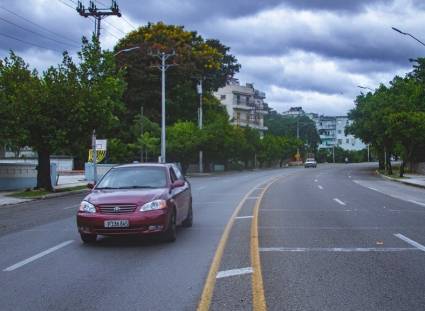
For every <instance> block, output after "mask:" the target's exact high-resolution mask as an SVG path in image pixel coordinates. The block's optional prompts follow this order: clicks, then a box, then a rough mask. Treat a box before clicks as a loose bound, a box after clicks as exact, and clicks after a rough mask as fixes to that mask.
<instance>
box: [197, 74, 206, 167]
mask: <svg viewBox="0 0 425 311" xmlns="http://www.w3.org/2000/svg"><path fill="white" fill-rule="evenodd" d="M197 88H198V94H199V110H198V126H199V129H200V130H202V127H203V124H202V122H203V120H202V78H201V79H199V84H198V85H197ZM203 172H204V161H203V153H202V150H199V173H203Z"/></svg>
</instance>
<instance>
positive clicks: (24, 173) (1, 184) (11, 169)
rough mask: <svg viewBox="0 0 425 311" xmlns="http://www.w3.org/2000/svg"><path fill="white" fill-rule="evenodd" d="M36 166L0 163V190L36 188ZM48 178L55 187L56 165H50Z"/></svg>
mask: <svg viewBox="0 0 425 311" xmlns="http://www.w3.org/2000/svg"><path fill="white" fill-rule="evenodd" d="M36 167H37V166H36V164H27V163H0V190H18V189H27V188H34V187H36V186H37V169H36ZM50 178H51V180H52V185H56V180H57V170H56V163H50Z"/></svg>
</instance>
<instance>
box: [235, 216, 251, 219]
mask: <svg viewBox="0 0 425 311" xmlns="http://www.w3.org/2000/svg"><path fill="white" fill-rule="evenodd" d="M252 217H254V216H238V217H235V219H247V218H252Z"/></svg>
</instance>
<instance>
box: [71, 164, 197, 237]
mask: <svg viewBox="0 0 425 311" xmlns="http://www.w3.org/2000/svg"><path fill="white" fill-rule="evenodd" d="M89 188H92V191H91V192H90V193H89V194H88V195H87V196H86V197H85V198H84V200H83V201H82V202H81V205H80V208H79V210H78V213H77V226H78V231H79V233H80V235H81V239H82V240H83V242H85V243H93V242H95V241H96V239H97V236H98V235H104V236H116V235H130V234H141V235H144V234H161V235H162V236H163V238H164V240H166V241H170V242H173V241H175V239H176V226H179V225H182V226H184V227H191V226H192V222H193V211H192V193H191V188H190V184H189V182H188V181H187V180H186V179H185V178H184V176H183V174H182V173H181V171H180V169H179V168H178V167H177V166H176V165H175V164H128V165H121V166H117V167H114V168H112V169H111V170H110V171H109V172H108V173H106V174H105V176H104V177H103V178H102V179H101V180H100V181H99V183H98V184H97V185H95V186H94V185H92V184H91V185H90V184H89Z"/></svg>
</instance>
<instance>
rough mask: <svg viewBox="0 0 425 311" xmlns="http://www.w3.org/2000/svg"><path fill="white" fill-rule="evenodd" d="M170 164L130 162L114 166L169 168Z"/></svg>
mask: <svg viewBox="0 0 425 311" xmlns="http://www.w3.org/2000/svg"><path fill="white" fill-rule="evenodd" d="M171 166H172V163H132V164H122V165H118V166H114V168H127V167H165V168H169V167H171Z"/></svg>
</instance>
